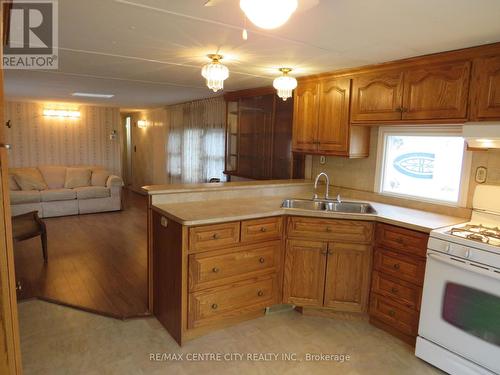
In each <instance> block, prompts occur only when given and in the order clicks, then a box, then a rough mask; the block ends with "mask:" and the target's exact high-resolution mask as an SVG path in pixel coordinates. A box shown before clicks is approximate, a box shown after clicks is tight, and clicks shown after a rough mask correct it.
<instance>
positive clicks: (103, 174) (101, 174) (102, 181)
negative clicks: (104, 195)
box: [91, 169, 110, 186]
mask: <svg viewBox="0 0 500 375" xmlns="http://www.w3.org/2000/svg"><path fill="white" fill-rule="evenodd" d="M109 175H110V173H109V172H108V171H107V170H106V169H94V170H92V181H91V184H92V186H106V182H107V181H108V177H109Z"/></svg>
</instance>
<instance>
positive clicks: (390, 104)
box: [351, 70, 403, 122]
mask: <svg viewBox="0 0 500 375" xmlns="http://www.w3.org/2000/svg"><path fill="white" fill-rule="evenodd" d="M402 95H403V73H402V72H401V71H399V70H396V71H386V72H379V73H375V74H362V75H359V76H356V77H354V78H353V80H352V106H351V119H352V121H353V122H364V121H391V120H401V102H402V98H403V96H402Z"/></svg>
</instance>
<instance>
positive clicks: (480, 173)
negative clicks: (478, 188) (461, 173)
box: [475, 167, 488, 184]
mask: <svg viewBox="0 0 500 375" xmlns="http://www.w3.org/2000/svg"><path fill="white" fill-rule="evenodd" d="M487 177H488V169H487V168H486V167H477V168H476V177H475V179H476V182H477V183H478V184H484V183H485V182H486V178H487Z"/></svg>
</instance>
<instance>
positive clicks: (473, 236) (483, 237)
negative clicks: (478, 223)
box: [465, 233, 490, 243]
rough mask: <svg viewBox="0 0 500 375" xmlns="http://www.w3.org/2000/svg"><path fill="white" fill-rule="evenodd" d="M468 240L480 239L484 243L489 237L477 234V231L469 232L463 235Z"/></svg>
mask: <svg viewBox="0 0 500 375" xmlns="http://www.w3.org/2000/svg"><path fill="white" fill-rule="evenodd" d="M465 238H467V239H468V240H474V241H480V242H484V243H489V242H490V239H489V238H488V237H486V236H483V235H482V234H477V233H470V234H468V235H466V236H465Z"/></svg>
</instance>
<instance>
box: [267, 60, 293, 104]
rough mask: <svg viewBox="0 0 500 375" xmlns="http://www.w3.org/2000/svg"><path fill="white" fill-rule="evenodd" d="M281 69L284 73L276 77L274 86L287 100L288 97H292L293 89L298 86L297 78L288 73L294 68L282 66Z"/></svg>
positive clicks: (281, 96) (279, 94)
mask: <svg viewBox="0 0 500 375" xmlns="http://www.w3.org/2000/svg"><path fill="white" fill-rule="evenodd" d="M279 71H280V72H281V73H283V75H282V76H281V77H278V78H275V79H274V81H273V86H274V88H275V89H276V91H277V92H278V96H279V97H280V98H281V99H283V100H284V101H286V100H287V99H288V98H291V97H292V91H293V90H294V89H295V88H296V87H297V80H296V79H295V78H293V77H290V76H289V75H288V73H290V72H291V71H292V69H290V68H280V69H279Z"/></svg>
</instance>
